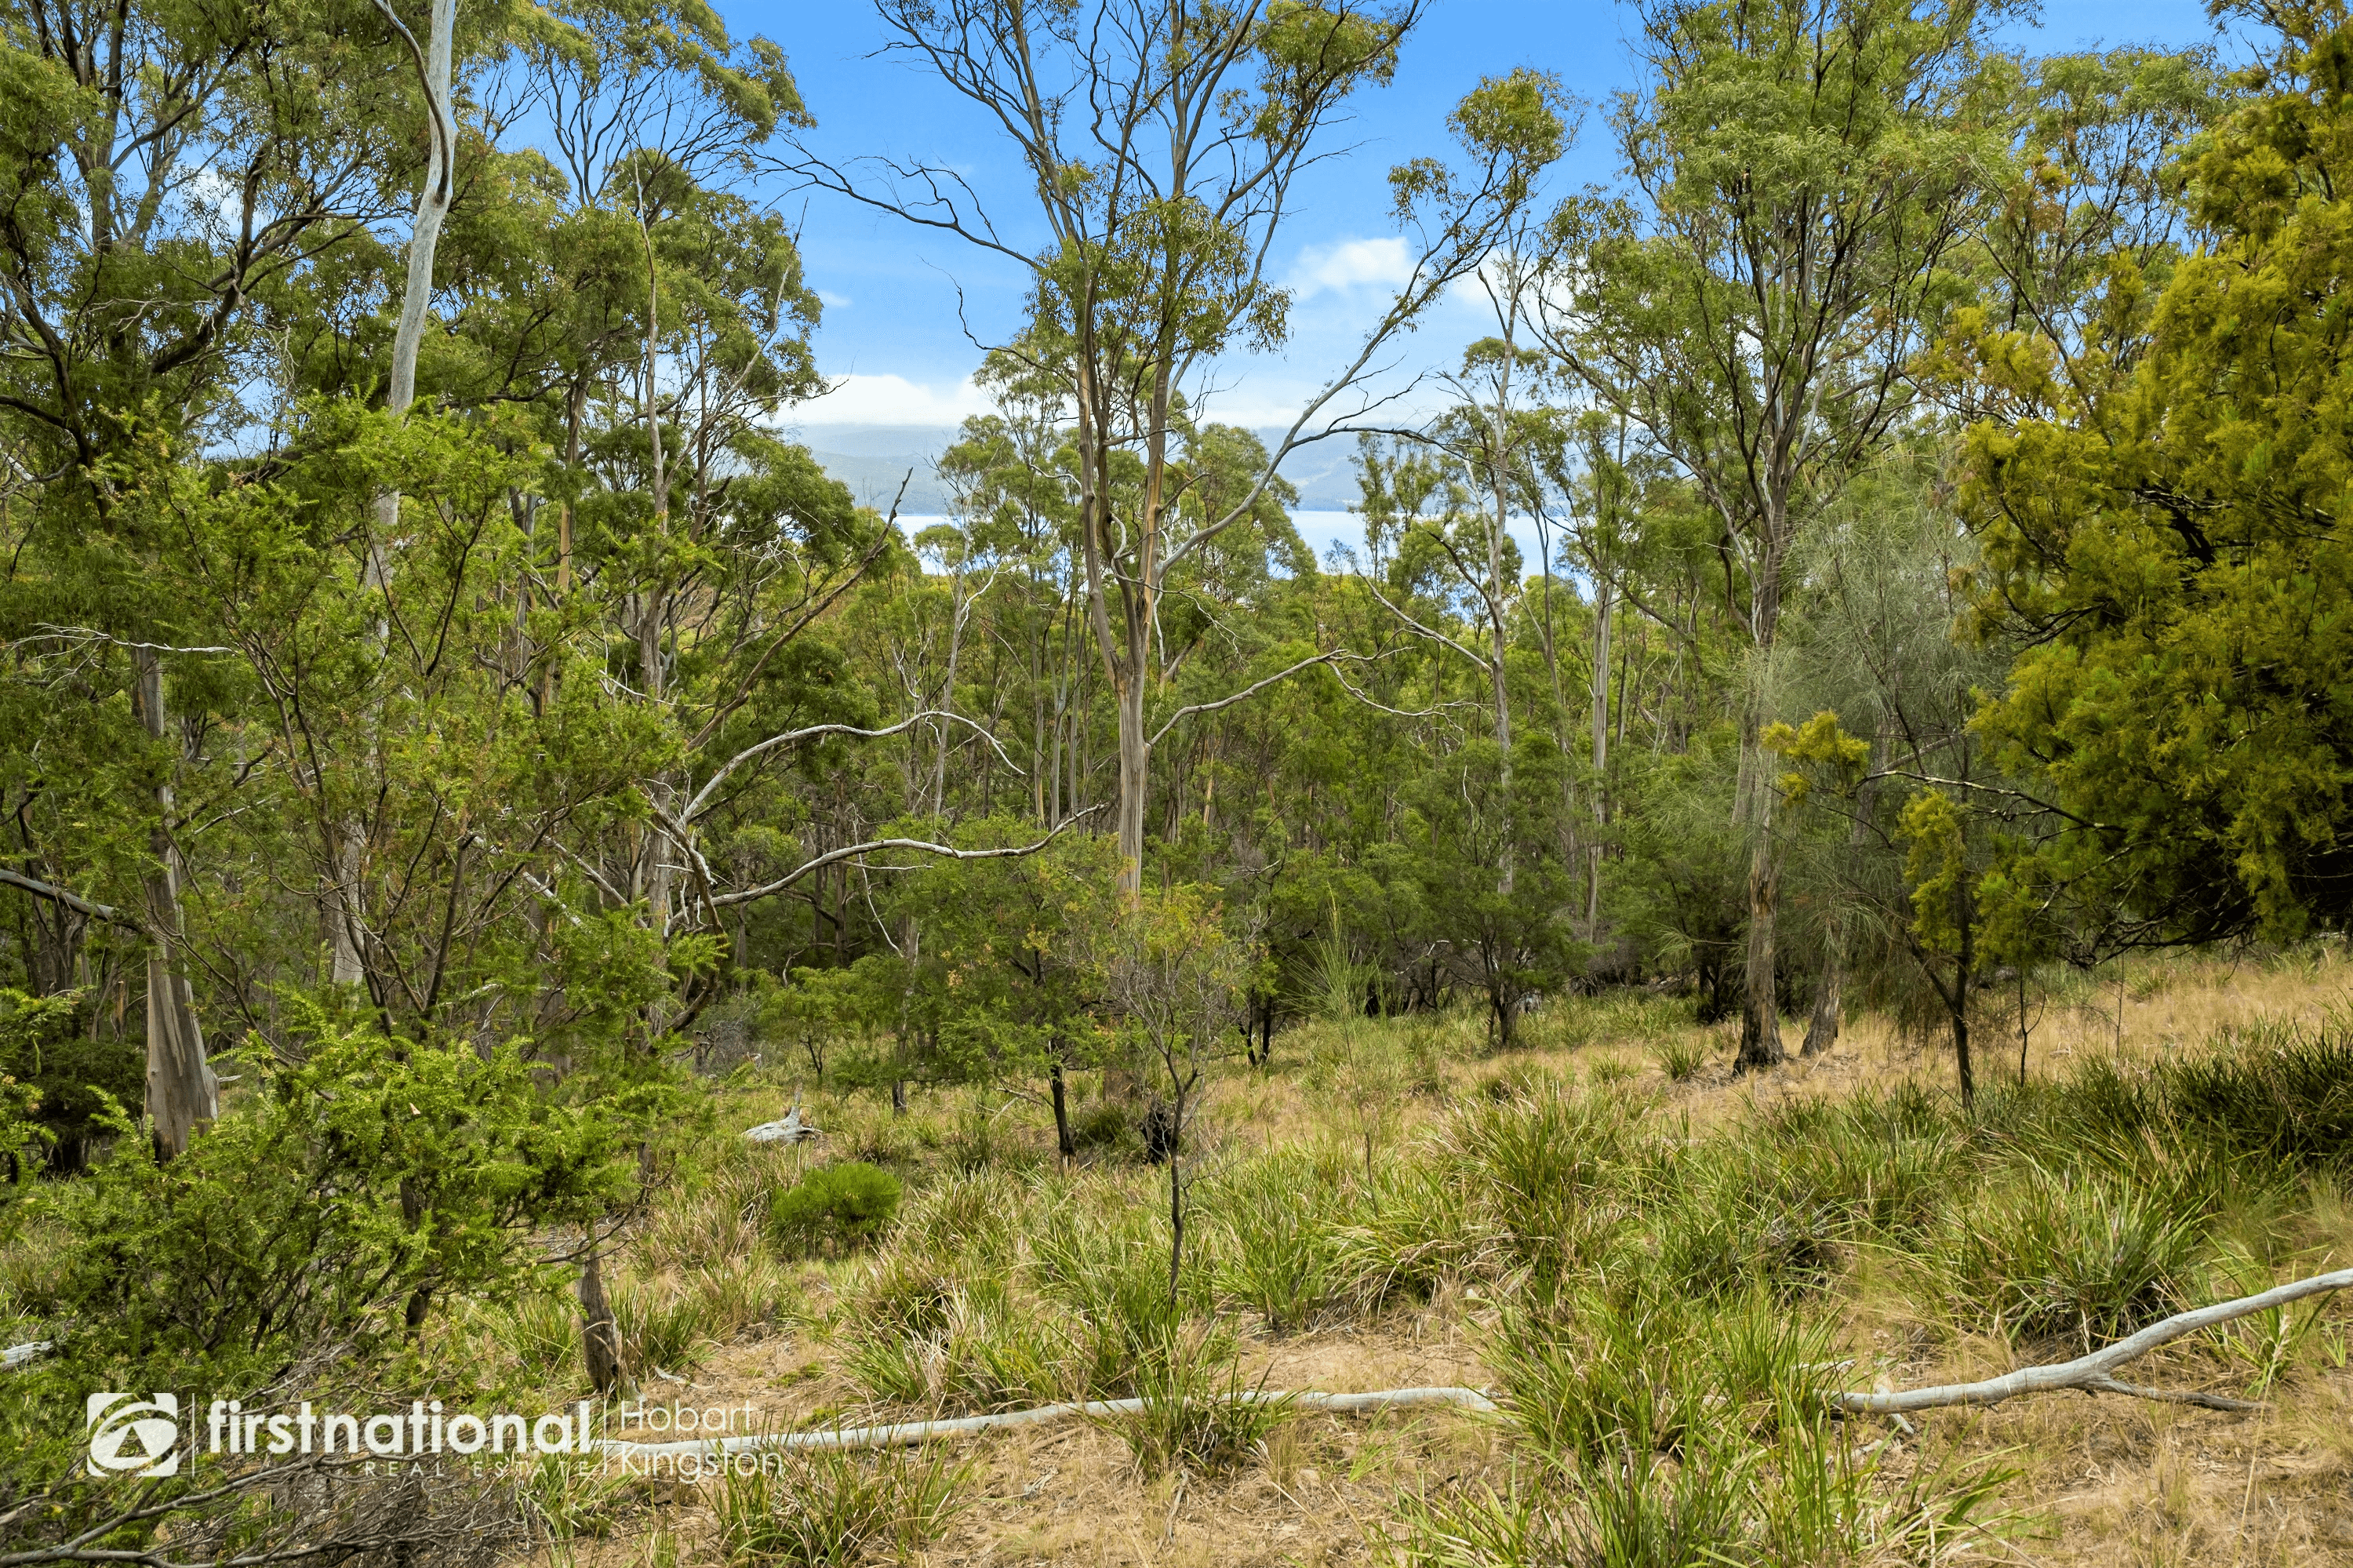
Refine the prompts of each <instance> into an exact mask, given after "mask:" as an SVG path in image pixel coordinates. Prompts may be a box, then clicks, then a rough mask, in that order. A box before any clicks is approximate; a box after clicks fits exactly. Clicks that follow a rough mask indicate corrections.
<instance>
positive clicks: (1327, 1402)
mask: <svg viewBox="0 0 2353 1568" xmlns="http://www.w3.org/2000/svg"><path fill="white" fill-rule="evenodd" d="M1234 1397H1235V1398H1236V1399H1237V1400H1238V1401H1240V1403H1242V1404H1289V1405H1290V1406H1291V1408H1293V1410H1325V1411H1332V1412H1335V1413H1336V1414H1351V1413H1355V1412H1360V1411H1366V1410H1394V1409H1398V1408H1405V1407H1410V1406H1413V1405H1420V1404H1451V1405H1455V1406H1457V1407H1459V1408H1461V1409H1464V1410H1473V1411H1478V1412H1480V1413H1481V1414H1491V1413H1493V1410H1494V1408H1495V1403H1494V1401H1493V1400H1491V1399H1489V1398H1488V1397H1487V1396H1486V1395H1485V1394H1483V1393H1480V1392H1479V1391H1478V1390H1477V1389H1475V1388H1390V1389H1383V1390H1380V1391H1379V1392H1377V1393H1314V1392H1307V1393H1278V1392H1275V1391H1271V1390H1264V1391H1258V1392H1246V1393H1240V1394H1237V1395H1235V1396H1234ZM1144 1406H1145V1401H1143V1400H1141V1399H1096V1400H1089V1401H1087V1402H1086V1403H1084V1404H1044V1405H1039V1407H1038V1408H1037V1409H1035V1410H1008V1411H1005V1412H1003V1413H1002V1414H997V1415H965V1416H959V1417H957V1418H955V1419H954V1420H949V1421H905V1422H901V1423H899V1424H898V1425H892V1426H849V1427H842V1428H838V1429H835V1430H831V1431H822V1432H746V1433H739V1434H737V1435H736V1436H732V1437H704V1438H691V1439H688V1440H687V1441H684V1442H679V1443H632V1442H628V1441H627V1440H625V1439H621V1438H613V1437H607V1438H603V1439H600V1440H599V1441H598V1442H597V1445H596V1446H597V1447H598V1449H600V1450H601V1451H603V1452H605V1453H607V1454H611V1455H613V1456H615V1457H625V1458H632V1459H657V1458H662V1457H683V1456H685V1455H688V1454H697V1455H705V1456H710V1457H718V1456H720V1455H725V1454H749V1453H755V1452H757V1451H759V1450H760V1449H763V1448H785V1449H808V1448H828V1449H840V1448H912V1447H915V1446H918V1445H921V1444H924V1443H932V1442H937V1441H939V1440H941V1439H943V1438H949V1437H969V1436H974V1435H975V1434H976V1433H981V1432H992V1431H997V1430H999V1429H1002V1428H1005V1427H1008V1426H1037V1425H1042V1424H1044V1423H1047V1422H1050V1421H1068V1420H1072V1419H1089V1418H1092V1419H1100V1418H1102V1417H1104V1416H1114V1415H1134V1414H1138V1413H1139V1412H1141V1411H1142V1410H1143V1409H1144Z"/></svg>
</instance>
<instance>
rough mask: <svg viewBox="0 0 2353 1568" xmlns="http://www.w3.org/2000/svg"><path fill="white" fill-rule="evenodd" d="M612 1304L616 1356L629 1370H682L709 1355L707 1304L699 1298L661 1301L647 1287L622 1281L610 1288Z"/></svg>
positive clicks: (709, 1317)
mask: <svg viewBox="0 0 2353 1568" xmlns="http://www.w3.org/2000/svg"><path fill="white" fill-rule="evenodd" d="M612 1305H613V1328H614V1330H615V1331H616V1332H617V1334H619V1336H620V1340H621V1360H622V1361H623V1362H624V1364H626V1365H627V1366H628V1369H629V1370H630V1371H631V1372H634V1373H637V1374H638V1375H639V1376H644V1375H645V1374H647V1373H649V1372H653V1371H654V1370H655V1369H657V1368H659V1370H661V1371H663V1372H685V1371H687V1370H689V1369H690V1368H692V1367H695V1366H699V1365H700V1364H702V1361H703V1360H704V1359H705V1358H706V1357H708V1356H709V1355H710V1353H711V1349H712V1334H711V1308H710V1306H709V1303H708V1302H707V1301H706V1300H705V1299H704V1298H702V1297H699V1296H680V1297H676V1298H672V1299H670V1300H668V1301H662V1300H659V1299H657V1298H656V1293H655V1291H654V1289H653V1288H651V1287H643V1286H635V1287H633V1286H622V1287H618V1288H617V1289H616V1290H614V1292H613V1296H612Z"/></svg>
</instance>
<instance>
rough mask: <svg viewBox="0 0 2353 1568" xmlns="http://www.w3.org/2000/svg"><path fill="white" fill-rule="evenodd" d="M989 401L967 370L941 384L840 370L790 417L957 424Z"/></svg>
mask: <svg viewBox="0 0 2353 1568" xmlns="http://www.w3.org/2000/svg"><path fill="white" fill-rule="evenodd" d="M991 406H992V405H991V404H990V403H989V400H988V398H987V396H986V395H985V394H983V393H982V392H981V390H980V388H979V387H975V386H974V385H973V384H972V377H971V376H965V378H964V379H963V380H961V381H959V382H957V383H955V385H954V386H951V387H939V386H936V385H926V384H925V383H923V382H919V381H910V380H908V379H907V378H906V377H905V376H841V377H839V378H838V379H837V380H836V381H835V383H834V387H833V390H832V391H830V392H828V393H827V394H826V395H825V396H824V397H818V398H817V399H815V400H814V401H812V402H807V403H803V404H801V405H800V406H799V407H797V408H795V409H793V411H792V413H791V415H790V417H789V418H790V422H791V423H793V424H796V425H960V424H962V423H963V422H964V421H965V420H966V419H968V418H971V417H972V416H974V415H975V414H986V413H987V412H988V411H989V409H990V408H991Z"/></svg>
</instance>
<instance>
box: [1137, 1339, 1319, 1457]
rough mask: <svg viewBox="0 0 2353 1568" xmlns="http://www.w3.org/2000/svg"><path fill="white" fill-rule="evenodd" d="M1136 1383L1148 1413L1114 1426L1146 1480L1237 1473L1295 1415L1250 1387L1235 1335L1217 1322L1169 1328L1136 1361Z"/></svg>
mask: <svg viewBox="0 0 2353 1568" xmlns="http://www.w3.org/2000/svg"><path fill="white" fill-rule="evenodd" d="M1134 1381H1135V1395H1134V1397H1136V1398H1137V1399H1139V1400H1141V1401H1142V1402H1143V1405H1144V1408H1143V1409H1141V1410H1139V1411H1136V1412H1135V1413H1134V1414H1122V1415H1117V1416H1113V1417H1110V1418H1109V1424H1110V1425H1111V1426H1112V1428H1113V1430H1114V1431H1116V1432H1117V1433H1118V1434H1119V1436H1120V1437H1121V1438H1122V1439H1123V1440H1124V1442H1125V1443H1126V1444H1127V1451H1128V1457H1130V1458H1131V1459H1133V1460H1134V1464H1135V1467H1136V1469H1137V1470H1138V1471H1139V1472H1140V1473H1141V1474H1143V1475H1145V1476H1147V1477H1150V1476H1161V1475H1166V1474H1167V1473H1168V1472H1169V1471H1171V1470H1179V1469H1184V1470H1199V1471H1204V1472H1208V1473H1217V1472H1219V1471H1225V1470H1231V1469H1234V1468H1236V1467H1239V1466H1240V1465H1242V1464H1245V1463H1247V1462H1248V1461H1249V1460H1250V1458H1252V1457H1254V1456H1256V1455H1257V1454H1259V1453H1261V1452H1263V1450H1264V1446H1265V1441H1266V1438H1267V1437H1268V1436H1269V1435H1270V1434H1271V1433H1272V1432H1273V1430H1274V1429H1275V1428H1276V1427H1277V1426H1279V1425H1282V1423H1283V1422H1284V1421H1286V1420H1288V1419H1289V1418H1290V1415H1291V1402H1290V1400H1289V1399H1288V1398H1282V1397H1270V1396H1267V1395H1266V1393H1265V1391H1264V1390H1263V1389H1262V1388H1254V1387H1251V1386H1250V1385H1249V1384H1247V1383H1244V1381H1243V1379H1242V1372H1241V1362H1240V1357H1239V1356H1238V1355H1237V1353H1236V1350H1235V1345H1234V1340H1233V1336H1232V1335H1231V1334H1230V1333H1229V1332H1228V1331H1227V1330H1225V1329H1224V1328H1222V1327H1221V1326H1219V1325H1218V1324H1216V1323H1214V1322H1212V1323H1199V1324H1192V1325H1187V1324H1181V1323H1176V1322H1171V1323H1169V1324H1168V1325H1167V1326H1166V1329H1165V1330H1164V1331H1163V1332H1162V1334H1161V1336H1160V1337H1159V1339H1158V1340H1156V1341H1155V1342H1154V1343H1152V1344H1149V1345H1147V1346H1146V1347H1145V1349H1144V1353H1143V1354H1142V1355H1141V1356H1139V1357H1138V1358H1137V1361H1136V1366H1135V1372H1134Z"/></svg>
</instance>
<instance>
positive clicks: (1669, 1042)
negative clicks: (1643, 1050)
mask: <svg viewBox="0 0 2353 1568" xmlns="http://www.w3.org/2000/svg"><path fill="white" fill-rule="evenodd" d="M1651 1061H1653V1062H1656V1063H1657V1064H1658V1065H1659V1071H1661V1072H1662V1073H1664V1074H1665V1075H1667V1080H1668V1081H1669V1082H1670V1083H1676V1084H1681V1083H1685V1082H1688V1081H1689V1080H1690V1079H1692V1078H1694V1077H1697V1076H1698V1075H1699V1070H1700V1069H1701V1068H1702V1067H1704V1066H1706V1065H1707V1042H1706V1041H1704V1040H1702V1039H1699V1038H1697V1037H1696V1036H1694V1035H1690V1034H1670V1035H1668V1036H1667V1037H1666V1038H1664V1039H1662V1040H1658V1041H1655V1042H1653V1043H1652V1044H1651Z"/></svg>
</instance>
